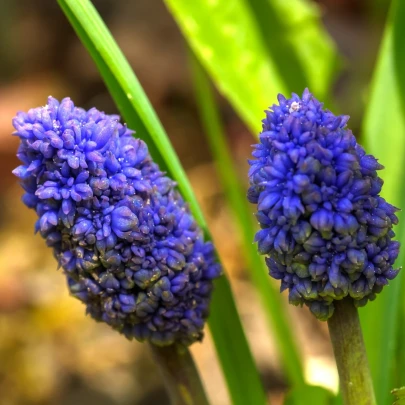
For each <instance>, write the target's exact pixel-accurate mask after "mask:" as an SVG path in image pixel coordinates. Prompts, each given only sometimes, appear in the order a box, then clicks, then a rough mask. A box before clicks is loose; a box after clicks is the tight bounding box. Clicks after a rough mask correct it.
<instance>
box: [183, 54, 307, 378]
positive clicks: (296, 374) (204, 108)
mask: <svg viewBox="0 0 405 405" xmlns="http://www.w3.org/2000/svg"><path fill="white" fill-rule="evenodd" d="M190 67H191V72H192V76H193V82H194V88H195V94H196V99H197V103H198V106H199V110H200V115H201V120H202V123H203V126H204V129H205V134H206V137H207V140H208V143H209V145H210V148H211V151H212V154H213V157H214V161H215V164H216V168H217V171H218V174H219V178H220V180H221V183H222V185H223V187H224V190H225V195H226V197H227V201H228V203H229V205H230V207H231V209H232V210H233V214H234V218H235V220H236V224H237V226H238V228H239V232H240V235H241V237H242V245H243V249H244V254H245V257H246V261H247V264H248V268H249V276H251V278H252V280H253V282H254V285H255V287H256V288H257V290H258V292H259V294H260V296H261V300H262V303H263V306H264V308H265V310H266V315H267V317H268V320H269V322H270V327H271V330H272V332H273V333H274V336H275V338H276V342H277V346H278V349H279V351H280V357H281V362H282V367H283V369H284V371H285V373H286V376H287V378H288V380H289V381H290V383H292V384H293V385H300V384H303V382H304V378H303V369H302V364H301V359H300V354H299V352H298V348H297V344H296V342H295V340H294V338H293V336H292V332H291V325H290V324H289V321H288V319H287V314H286V311H285V308H284V306H283V302H282V301H281V295H280V293H279V291H278V290H277V288H276V287H275V286H273V284H271V282H270V277H269V275H268V269H267V267H266V265H265V262H264V259H263V258H262V257H260V256H259V254H258V252H257V247H256V245H255V244H253V243H252V242H253V240H254V235H255V226H254V223H253V216H252V208H251V207H249V206H248V205H247V201H246V192H245V191H244V190H243V188H242V184H241V182H240V181H239V179H238V178H237V176H236V175H235V173H236V170H235V167H234V163H233V161H232V157H231V154H230V152H229V147H228V145H227V142H226V138H225V133H224V130H223V127H222V124H221V119H220V117H219V113H218V109H217V106H216V102H215V99H214V95H213V92H212V89H211V88H210V87H211V83H210V82H209V80H208V78H207V76H206V74H205V72H204V70H203V68H202V67H201V65H200V64H199V62H198V61H197V60H196V58H195V57H194V56H193V55H191V57H190Z"/></svg>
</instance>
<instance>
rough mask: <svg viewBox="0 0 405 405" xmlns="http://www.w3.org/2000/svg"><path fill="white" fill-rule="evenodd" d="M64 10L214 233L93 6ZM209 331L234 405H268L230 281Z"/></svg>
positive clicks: (62, 0)
mask: <svg viewBox="0 0 405 405" xmlns="http://www.w3.org/2000/svg"><path fill="white" fill-rule="evenodd" d="M58 3H59V5H60V6H61V8H62V10H63V11H64V12H65V14H66V16H67V18H68V19H69V21H70V23H71V24H72V26H73V28H74V29H75V31H76V33H77V34H78V36H79V37H80V39H81V41H82V42H83V44H84V45H85V46H86V48H87V50H88V51H89V53H90V55H91V56H92V57H93V59H94V61H95V63H96V65H97V67H98V69H99V71H100V73H101V75H102V76H103V79H104V81H105V83H106V85H107V87H108V89H109V91H110V93H111V95H112V97H113V98H114V101H115V102H116V104H117V106H118V108H119V110H120V112H121V114H122V115H123V117H124V119H125V120H126V122H127V123H128V126H129V127H130V128H133V129H136V130H137V136H139V137H141V138H142V139H144V140H145V141H146V142H147V143H148V146H149V148H150V152H151V154H152V156H153V158H154V159H155V161H156V162H159V164H160V167H161V169H163V170H166V171H167V172H168V173H169V174H170V175H171V176H172V177H173V178H174V179H175V180H176V181H177V183H178V186H179V190H180V191H181V193H182V195H183V197H184V198H185V199H186V200H187V201H188V202H189V204H190V208H191V210H192V211H193V214H194V216H195V218H196V220H197V221H198V223H199V224H200V226H201V227H202V228H203V229H204V231H205V234H206V236H207V238H210V236H209V232H208V229H207V226H206V223H205V220H204V217H203V215H202V212H201V209H200V207H199V205H198V204H197V201H196V199H195V196H194V193H193V191H192V188H191V186H190V184H189V181H188V179H187V177H186V175H185V173H184V170H183V168H182V166H181V164H180V162H179V160H178V157H177V155H176V153H175V151H174V149H173V147H172V145H171V143H170V140H169V138H168V137H167V135H166V133H165V131H164V129H163V127H162V125H161V123H160V121H159V119H158V117H157V116H156V113H155V111H154V110H153V108H152V106H151V104H150V102H149V100H148V98H147V96H146V95H145V93H144V91H143V89H142V87H141V85H140V84H139V82H138V80H137V78H136V76H135V74H134V72H133V71H132V69H131V67H130V65H129V64H128V62H127V60H126V59H125V57H124V55H123V54H122V52H121V50H120V49H119V48H118V46H117V44H116V43H115V41H114V39H113V38H112V36H111V34H110V32H109V31H108V29H107V27H106V26H105V24H104V23H103V21H102V20H101V18H100V16H99V15H98V13H97V11H96V9H95V8H94V7H93V5H92V4H91V2H90V1H89V0H58ZM215 286H216V290H215V292H214V295H213V301H212V305H211V316H210V318H209V325H210V327H211V331H212V335H213V338H214V342H215V345H216V349H217V352H218V357H219V359H220V361H221V366H222V370H223V372H224V375H225V377H226V381H227V383H228V388H229V391H230V395H231V397H232V399H233V404H237V405H246V404H258V405H261V404H265V403H266V396H265V393H264V391H263V388H262V386H261V382H260V378H259V375H258V372H257V369H256V367H255V365H254V362H253V358H252V355H251V353H250V350H249V347H248V344H247V341H246V337H245V335H244V332H243V329H242V325H241V322H240V319H239V317H238V313H237V310H236V307H235V304H234V299H233V295H232V291H231V289H230V286H229V282H228V280H227V279H226V277H225V276H223V277H221V278H220V279H219V280H217V281H216V283H215Z"/></svg>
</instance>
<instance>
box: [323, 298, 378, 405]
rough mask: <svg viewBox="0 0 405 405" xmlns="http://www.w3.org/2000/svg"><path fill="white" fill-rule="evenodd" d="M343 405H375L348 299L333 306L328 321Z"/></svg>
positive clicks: (360, 337)
mask: <svg viewBox="0 0 405 405" xmlns="http://www.w3.org/2000/svg"><path fill="white" fill-rule="evenodd" d="M328 326H329V333H330V337H331V340H332V345H333V351H334V353H335V358H336V364H337V368H338V372H339V377H340V387H341V391H342V397H343V403H344V404H345V405H376V400H375V395H374V389H373V384H372V380H371V374H370V369H369V366H368V360H367V355H366V349H365V346H364V340H363V334H362V331H361V327H360V320H359V314H358V312H357V308H356V307H355V306H354V305H353V300H352V299H351V298H349V297H348V298H345V299H343V300H342V301H336V302H335V312H334V314H333V316H332V317H331V318H330V319H329V321H328Z"/></svg>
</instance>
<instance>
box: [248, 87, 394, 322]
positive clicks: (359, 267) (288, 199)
mask: <svg viewBox="0 0 405 405" xmlns="http://www.w3.org/2000/svg"><path fill="white" fill-rule="evenodd" d="M278 101H279V104H278V105H273V106H272V107H271V109H270V111H268V112H267V116H266V118H265V119H264V120H263V131H262V133H261V134H260V143H259V144H258V145H255V148H254V152H253V156H254V158H255V159H254V160H252V161H250V162H249V163H250V166H251V168H250V172H249V180H250V188H249V192H248V199H249V201H250V202H252V203H254V204H257V219H258V221H259V223H260V226H261V228H262V229H261V230H260V231H259V232H258V233H257V234H256V241H257V242H258V249H259V252H260V253H261V254H263V255H266V256H267V258H266V262H267V265H268V268H269V271H270V275H271V276H272V277H274V278H275V279H277V280H280V281H281V291H283V290H286V289H288V291H289V301H290V303H291V304H294V305H302V304H306V305H308V306H309V308H310V309H311V311H312V313H313V314H314V315H315V316H316V317H317V318H319V319H322V320H326V319H328V318H329V317H330V316H331V315H332V313H333V309H334V307H333V301H334V300H340V299H342V298H344V297H346V296H350V297H352V298H353V299H354V302H355V304H356V305H357V306H362V305H365V304H366V303H367V301H368V300H373V299H374V298H375V297H376V294H377V293H379V292H381V290H382V289H383V287H384V286H385V285H387V284H388V281H389V280H392V279H393V278H394V277H395V276H396V275H397V273H398V271H399V270H395V269H393V267H392V266H393V264H394V262H395V259H396V258H397V256H398V251H399V243H398V242H396V241H393V240H392V239H393V237H394V236H395V234H394V232H393V230H392V227H393V225H394V224H397V222H398V219H397V217H396V215H395V212H396V211H397V209H396V208H395V207H393V206H392V205H390V204H389V203H387V202H386V201H385V200H384V199H383V198H382V197H380V195H379V193H380V191H381V187H382V184H383V181H382V180H381V178H380V177H378V175H377V170H380V169H382V168H383V167H382V166H381V165H380V164H379V163H378V161H377V159H376V158H375V157H374V156H372V155H367V154H366V153H365V151H364V149H363V148H362V147H361V146H360V145H359V144H358V143H357V142H356V138H355V137H354V135H353V134H352V132H351V131H350V130H349V129H347V127H346V123H347V121H348V119H349V117H348V116H335V115H333V114H332V113H331V112H330V111H328V110H324V109H323V105H322V104H321V103H320V102H319V101H317V100H316V99H315V98H314V97H313V96H312V94H311V93H310V92H309V91H308V90H305V91H304V93H303V95H302V97H301V98H300V97H299V96H298V95H296V94H293V95H292V98H290V99H286V98H285V97H284V96H282V95H279V97H278Z"/></svg>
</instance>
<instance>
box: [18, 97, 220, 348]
mask: <svg viewBox="0 0 405 405" xmlns="http://www.w3.org/2000/svg"><path fill="white" fill-rule="evenodd" d="M13 125H14V127H15V129H16V132H15V134H16V135H18V136H19V138H20V140H21V143H20V147H19V150H18V154H17V156H18V158H19V159H20V160H21V162H22V165H21V166H19V167H18V168H16V169H15V170H14V172H13V173H14V174H15V175H16V176H18V177H19V178H20V179H21V184H22V187H23V188H24V190H25V194H24V197H23V201H24V203H25V204H26V205H27V206H28V207H30V208H33V209H35V211H36V212H37V214H38V221H37V223H36V230H37V231H39V232H40V234H41V236H42V237H43V238H44V239H45V240H46V243H47V245H48V246H50V247H52V248H53V251H54V255H55V257H56V259H57V261H58V263H59V265H60V266H61V267H62V268H63V271H64V273H65V275H66V277H67V283H68V286H69V289H70V292H71V294H72V295H74V296H75V297H77V298H78V299H80V300H81V301H83V302H84V303H85V305H86V309H87V312H88V313H89V314H90V315H91V316H92V317H93V318H94V319H96V320H97V321H102V322H105V323H107V324H109V325H110V326H112V327H113V328H114V329H117V330H118V331H120V332H121V333H123V334H125V335H126V336H127V337H128V338H133V337H135V338H136V339H138V340H140V341H144V340H147V341H150V342H151V343H153V344H156V345H162V346H164V345H170V344H172V343H179V344H182V345H189V344H191V343H193V342H194V341H197V340H201V339H202V330H203V327H204V321H205V319H206V317H207V315H208V307H209V302H210V295H211V292H212V288H213V281H212V280H213V279H214V278H216V277H218V276H219V275H220V272H221V269H220V266H219V264H218V263H217V262H216V259H215V254H214V248H213V246H212V244H211V243H205V242H204V240H203V235H202V231H201V230H200V228H199V227H198V226H197V224H196V222H195V220H194V218H193V216H192V215H191V213H190V211H189V208H188V206H187V204H186V203H185V202H184V201H183V199H182V197H181V196H180V194H179V193H178V192H177V191H176V189H175V183H174V182H173V181H172V180H171V179H169V178H168V177H167V176H165V175H164V173H162V172H161V171H160V170H159V168H158V166H157V165H156V164H155V163H154V162H153V161H152V160H151V157H150V155H149V153H148V149H147V146H146V144H145V143H144V142H143V141H141V140H139V139H135V138H134V137H133V136H132V133H133V132H132V131H130V130H128V129H127V128H126V126H125V125H122V124H121V123H120V122H119V117H118V116H114V115H106V114H104V113H102V112H100V111H98V110H97V109H95V108H92V109H90V110H89V111H85V110H84V109H82V108H77V107H75V106H74V104H73V102H72V101H71V100H70V99H69V98H65V99H63V100H62V101H61V102H58V101H57V100H56V99H55V98H52V97H49V99H48V104H47V105H46V106H44V107H39V108H34V109H31V110H29V111H28V112H27V113H24V112H20V113H18V114H17V116H16V117H15V118H14V120H13Z"/></svg>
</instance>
